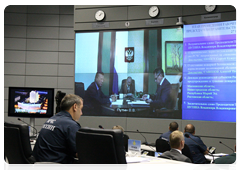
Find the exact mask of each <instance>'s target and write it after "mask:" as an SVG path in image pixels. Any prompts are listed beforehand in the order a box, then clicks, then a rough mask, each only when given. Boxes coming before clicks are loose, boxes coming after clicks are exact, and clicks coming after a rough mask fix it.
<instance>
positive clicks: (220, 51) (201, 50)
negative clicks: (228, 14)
mask: <svg viewBox="0 0 240 170" xmlns="http://www.w3.org/2000/svg"><path fill="white" fill-rule="evenodd" d="M183 43H184V48H183V54H184V55H183V99H182V100H183V111H182V119H186V120H205V121H224V122H236V21H225V22H216V23H204V24H193V25H185V26H184V39H183Z"/></svg>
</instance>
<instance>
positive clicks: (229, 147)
mask: <svg viewBox="0 0 240 170" xmlns="http://www.w3.org/2000/svg"><path fill="white" fill-rule="evenodd" d="M219 143H221V144H223V145H224V146H226V147H227V148H229V149H231V150H232V151H233V153H234V150H233V149H232V148H230V147H229V146H227V145H225V144H224V143H222V142H221V141H219Z"/></svg>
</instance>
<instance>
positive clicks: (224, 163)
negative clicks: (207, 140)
mask: <svg viewBox="0 0 240 170" xmlns="http://www.w3.org/2000/svg"><path fill="white" fill-rule="evenodd" d="M214 163H215V164H217V166H218V167H219V168H222V169H228V168H229V164H237V165H238V141H237V142H236V145H235V152H234V153H233V154H231V155H228V156H223V157H221V158H218V159H216V160H215V161H214Z"/></svg>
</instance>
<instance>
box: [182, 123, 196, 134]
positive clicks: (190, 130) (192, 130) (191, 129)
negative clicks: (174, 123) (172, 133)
mask: <svg viewBox="0 0 240 170" xmlns="http://www.w3.org/2000/svg"><path fill="white" fill-rule="evenodd" d="M184 132H188V133H191V134H194V133H195V127H194V126H193V125H192V124H187V125H186V126H185V129H184Z"/></svg>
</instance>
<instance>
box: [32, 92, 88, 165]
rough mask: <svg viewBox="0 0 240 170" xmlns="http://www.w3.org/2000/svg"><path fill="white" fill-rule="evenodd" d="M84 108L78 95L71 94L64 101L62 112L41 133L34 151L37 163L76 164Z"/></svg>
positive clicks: (52, 118) (44, 126)
mask: <svg viewBox="0 0 240 170" xmlns="http://www.w3.org/2000/svg"><path fill="white" fill-rule="evenodd" d="M82 107H83V100H82V98H81V97H79V96H77V95H74V94H69V95H66V96H65V97H64V98H63V99H62V101H61V104H60V109H61V111H60V112H59V113H57V114H56V115H55V116H53V117H51V118H50V119H48V120H47V121H46V122H45V123H44V125H43V127H42V129H41V131H40V132H39V136H38V138H37V141H36V144H35V147H34V150H33V156H34V157H35V159H36V161H37V162H57V163H65V164H67V163H74V158H75V157H77V156H76V153H77V151H76V142H75V140H76V132H77V131H78V130H79V129H80V128H81V126H80V124H79V123H78V122H77V121H78V120H79V118H80V116H81V115H82Z"/></svg>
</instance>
